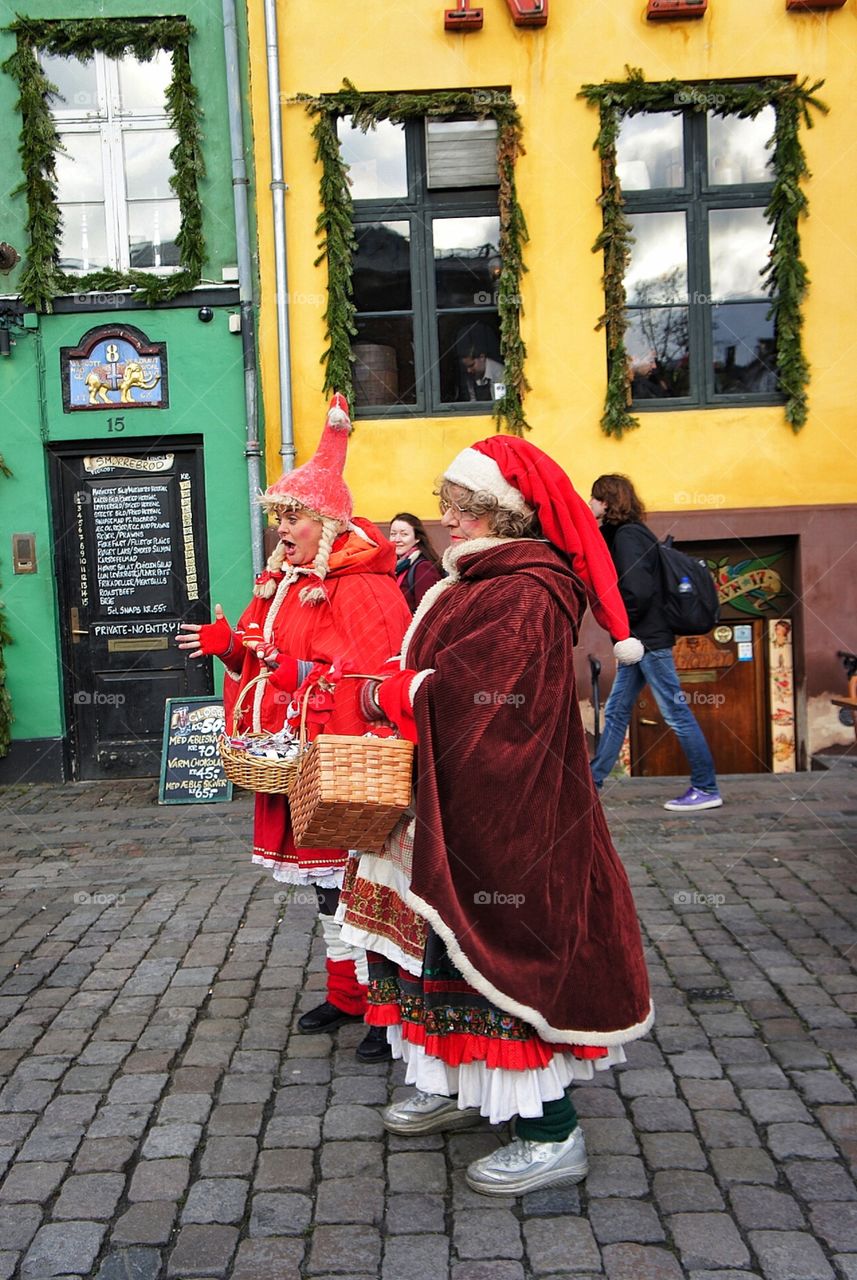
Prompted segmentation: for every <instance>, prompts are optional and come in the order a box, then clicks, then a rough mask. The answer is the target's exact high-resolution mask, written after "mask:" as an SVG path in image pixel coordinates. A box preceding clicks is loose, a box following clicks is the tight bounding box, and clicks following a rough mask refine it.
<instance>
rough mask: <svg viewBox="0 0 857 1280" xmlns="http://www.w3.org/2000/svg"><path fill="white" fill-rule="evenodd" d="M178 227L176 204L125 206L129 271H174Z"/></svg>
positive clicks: (156, 202) (139, 202)
mask: <svg viewBox="0 0 857 1280" xmlns="http://www.w3.org/2000/svg"><path fill="white" fill-rule="evenodd" d="M180 226H181V213H180V209H179V202H178V200H135V201H134V203H133V204H129V205H128V243H129V245H130V248H131V266H132V267H177V266H178V265H179V251H178V248H177V246H176V237H177V235H178V233H179V228H180Z"/></svg>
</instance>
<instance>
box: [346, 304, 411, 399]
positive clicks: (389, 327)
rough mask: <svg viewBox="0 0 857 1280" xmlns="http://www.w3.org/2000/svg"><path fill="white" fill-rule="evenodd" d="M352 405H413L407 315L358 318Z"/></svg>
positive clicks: (354, 349) (409, 319)
mask: <svg viewBox="0 0 857 1280" xmlns="http://www.w3.org/2000/svg"><path fill="white" fill-rule="evenodd" d="M355 323H356V326H357V337H356V338H355V339H354V342H353V344H352V348H351V349H352V351H353V352H354V357H355V359H354V404H355V406H356V407H357V408H362V407H363V406H365V405H390V404H416V399H417V390H416V379H415V374H414V322H413V319H412V318H411V317H410V316H376V317H362V316H358V317H357V320H356V322H355Z"/></svg>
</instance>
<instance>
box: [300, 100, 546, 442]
mask: <svg viewBox="0 0 857 1280" xmlns="http://www.w3.org/2000/svg"><path fill="white" fill-rule="evenodd" d="M343 86H344V87H343V88H342V89H341V90H340V91H339V92H338V93H330V94H323V95H321V96H319V97H310V96H309V95H308V94H302V95H300V96H299V99H298V100H299V101H301V102H303V103H304V104H305V105H306V109H307V111H308V112H309V113H310V114H311V115H315V116H317V117H318V119H317V121H316V124H315V127H314V128H313V135H312V136H313V138H314V139H315V143H316V159H317V160H318V161H319V162H320V164H321V213H320V214H319V217H318V222H317V224H316V229H317V231H318V233H319V235H320V237H321V239H320V242H319V249H320V251H321V252H320V254H319V257H318V258H317V259H316V266H317V265H318V264H319V263H321V262H324V261H326V262H327V271H328V302H327V312H326V315H325V322H326V326H327V327H326V334H325V336H326V339H327V342H328V346H327V349H326V350H325V352H324V354H323V355H322V357H321V359H322V363H323V364H324V365H325V382H324V390H325V391H326V392H331V391H341V392H343V393H344V394H345V395H346V396H347V397H348V398H349V399H350V396H351V389H352V370H351V365H352V361H353V356H352V354H351V339H352V338H353V337H354V336H355V334H356V332H357V330H356V328H355V324H354V316H355V306H354V302H353V299H352V261H353V253H354V250H355V247H356V242H355V238H354V224H353V220H352V208H353V206H352V200H351V190H350V187H349V184H348V167H347V165H346V164H345V163H344V161H343V159H342V154H341V152H340V148H339V141H338V139H337V136H336V121H337V117H339V116H341V115H350V116H351V118H352V122H353V124H354V125H356V126H357V127H358V128H360V129H362V130H363V131H364V132H365V131H366V130H367V129H372V128H374V126H375V125H376V124H378V122H379V121H380V120H391V121H393V122H394V123H395V124H401V123H403V122H404V121H405V120H412V119H414V118H416V117H422V116H453V115H468V116H473V117H475V118H478V119H485V118H486V117H489V118H491V119H494V120H496V121H497V127H498V142H497V168H498V173H499V179H500V184H499V208H500V260H501V268H500V279H499V281H498V283H497V293H498V311H499V316H500V349H501V358H502V360H503V365H504V368H505V382H506V392H505V395H504V396H503V397H502V398H501V399H500V400H498V401H497V404H496V405H495V407H494V413H495V416H496V417H497V418H498V419H499V420H500V421H501V422H502V423H504V424H505V426H506V428H507V430H508V431H510V432H511V433H512V434H513V435H521V434H522V433H523V432H524V431H525V430H527V429H528V424H527V422H526V419H525V417H524V407H523V400H524V396H525V394H526V392H527V391H528V390H529V384H528V382H527V379H526V376H525V374H524V359H525V357H526V347H525V346H524V342H523V339H522V338H521V325H520V318H521V302H520V299H521V277H522V275H523V273H524V272H525V271H526V267H525V266H524V261H523V246H524V244H525V243H526V241H527V239H528V235H527V226H526V222H525V220H524V214H523V211H522V209H521V206H520V205H519V204H518V197H517V192H516V187H515V162H516V160H517V158H518V156H519V155H521V154H522V153H523V149H524V148H523V145H522V142H521V133H522V130H521V118H520V115H519V113H518V109H517V107H516V106H515V104H514V103H513V102H512V100H511V97H510V96H509V94H508V93H505V92H503V93H492V92H491V91H490V90H483V89H480V90H475V91H474V90H470V91H465V90H460V91H455V90H447V91H444V92H438V93H361V92H360V91H359V90H358V89H356V88H355V86H354V85H353V84H352V83H351V82H350V81H349V80H344V81H343Z"/></svg>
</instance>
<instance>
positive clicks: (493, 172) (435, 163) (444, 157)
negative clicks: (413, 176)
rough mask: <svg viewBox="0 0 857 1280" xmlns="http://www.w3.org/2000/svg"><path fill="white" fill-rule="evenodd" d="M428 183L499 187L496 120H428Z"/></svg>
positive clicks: (432, 185)
mask: <svg viewBox="0 0 857 1280" xmlns="http://www.w3.org/2000/svg"><path fill="white" fill-rule="evenodd" d="M426 165H427V169H428V173H427V185H428V186H429V187H486V186H487V187H492V186H493V187H496V186H497V184H498V183H499V181H500V179H499V175H498V173H497V121H496V120H427V121H426Z"/></svg>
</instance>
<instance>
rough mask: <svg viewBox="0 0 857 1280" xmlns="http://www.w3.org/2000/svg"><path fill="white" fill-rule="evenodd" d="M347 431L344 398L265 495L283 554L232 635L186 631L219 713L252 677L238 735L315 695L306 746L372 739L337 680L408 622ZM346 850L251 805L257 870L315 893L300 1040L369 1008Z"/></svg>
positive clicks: (378, 1056)
mask: <svg viewBox="0 0 857 1280" xmlns="http://www.w3.org/2000/svg"><path fill="white" fill-rule="evenodd" d="M350 429H351V424H350V422H349V418H348V407H347V405H346V403H345V400H344V399H343V397H342V396H339V395H336V396H334V397H333V400H332V401H331V404H330V408H329V410H328V414H327V421H326V422H325V426H324V431H323V433H322V437H321V441H320V443H319V446H318V450H317V451H316V454H315V456H314V457H313V458H312V459H311V460H310V461H309V462H306V463H304V465H303V466H301V467H298V468H297V470H295V471H291V472H288V473H287V474H286V475H283V476H281V478H280V479H279V480H278V481H277V482H276V484H273V485H271V486H270V487H269V488H268V489H266V490H265V493H264V494H263V495H262V498H261V501H262V503H263V505H264V506H265V507H266V509H267V510H268V511H269V512H270V513H272V514H273V516H274V517H275V518H276V520H277V521H278V526H277V532H278V534H279V543H278V545H277V548H276V550H275V551H274V553H273V555H272V556H271V557H270V559H269V560H268V565H267V569H266V571H265V572H264V573H262V574H260V575H259V577H258V578H257V579H256V584H255V587H254V590H253V599H252V600H251V602H250V604H249V605H248V607H247V608H246V609H245V610H244V613H243V614H242V615H241V618H240V621H239V622H238V625H237V627H236V628H235V629H234V630H233V629H232V627H230V625H229V623H228V622H227V620H226V618H225V617H224V614H223V610H222V609H221V607H220V606H219V605H217V606H216V607H215V621H214V622H212V623H209V624H207V625H205V626H201V627H200V626H195V625H192V624H187V623H186V624H183V626H182V628H181V629H180V636H179V640H178V643H179V646H180V647H181V648H183V649H185V650H187V651H188V652H189V653H190V656H191V657H199V656H202V655H214V656H215V657H218V658H220V660H221V661H222V662H223V663H224V665H225V667H226V671H227V680H226V682H225V687H224V710H225V713H226V720H227V723H231V715H232V707H233V706H234V704H235V699H236V697H237V696H238V694H239V693H240V691H241V690H243V689H244V688H245V686H246V685H247V684H248V683H249V682H250V681H251V680H253V679H255V677H256V676H259V675H264V676H266V679H265V680H264V681H262V682H260V683H259V684H257V685H256V688H255V691H254V693H253V694H251V695H250V697H249V706H247V707H246V708H244V709H243V710H242V712H241V716H240V719H239V725H238V728H239V730H241V731H249V730H253V731H255V732H257V733H258V732H260V731H266V732H273V733H276V732H278V731H279V730H281V729H282V728H283V726H284V724H285V721H286V715H287V711H288V708H289V705H290V704H292V702H293V699H294V702H295V704H297V703H298V702H299V701H300V700H301V695H302V693H303V690H304V689H307V688H309V687H310V686H311V685H314V686H315V687H316V690H317V689H318V688H319V685H318V681H319V679H322V680H323V684H322V685H321V686H320V687H321V688H322V689H324V690H326V691H325V692H323V693H321V694H320V693H318V692H315V693H314V694H313V697H312V701H311V710H310V712H309V715H308V733H309V737H310V738H312V737H315V735H316V733H318V732H319V731H320V729H321V728H322V727H323V728H324V730H325V732H328V733H340V734H363V733H366V732H367V731H371V729H372V725H371V724H369V723H368V722H367V721H366V719H365V717H364V716H363V715H362V714H361V711H360V708H359V705H358V690H359V685H360V682H359V681H354V680H343V681H341V683H338V682H337V678H338V676H339V675H340V674H342V673H343V672H345V671H348V670H351V671H354V672H366V671H375V670H377V669H378V668H379V667H380V666H381V665H382V664H383V663H384V662H385V661H386V660H387V659H388V658H389V656H390V654H392V653H397V652H398V650H399V647H400V645H401V640H402V636H403V634H404V631H405V628H406V626H407V625H408V622H409V621H410V612H409V610H408V608H407V605H406V604H405V601H404V599H403V597H402V593H401V592H400V590H399V588H398V587H397V585H396V580H395V577H394V571H395V565H396V553H395V550H394V549H393V547H392V546H391V544H390V543H389V542H388V541H387V540H386V538H384V537H383V536H382V535H381V533H379V531H378V530H377V529H376V528H375V526H374V525H373V524H370V523H369V521H368V520H362V519H359V518H352V511H353V504H352V499H351V494H350V492H349V491H348V488H347V487H346V485H345V482H344V480H343V478H342V472H343V468H344V465H345V452H346V445H347V441H348V434H349V431H350ZM346 860H347V850H345V849H298V848H296V847H295V843H294V840H293V838H292V830H291V821H290V815H289V807H288V802H287V800H286V798H285V796H280V795H263V794H257V796H256V811H255V824H254V836H253V861H254V862H256V863H259V864H260V865H262V866H265V867H268V868H270V869H271V870H272V871H273V874H274V879H275V880H279V881H282V882H285V883H287V884H296V885H313V886H314V888H315V891H316V895H317V898H318V903H319V911H320V914H321V923H322V929H323V932H324V939H325V945H326V949H327V999H326V1000H325V1001H324V1002H323V1003H322V1004H321V1005H320V1006H319V1007H318V1008H316V1009H312V1010H310V1011H309V1012H308V1013H305V1014H304V1015H303V1017H301V1018H300V1019H299V1021H298V1027H299V1028H300V1030H301V1031H305V1032H314V1031H332V1030H334V1029H335V1028H336V1027H338V1026H341V1025H342V1024H343V1023H345V1022H349V1021H359V1020H360V1019H361V1018H362V1017H363V1013H364V1010H365V1005H366V981H367V973H366V957H365V953H364V952H363V951H361V950H360V949H359V948H355V947H353V946H350V945H349V944H347V943H344V942H343V941H342V939H341V938H340V926H339V925H338V924H337V923H336V921H335V920H334V913H335V911H336V907H337V904H338V899H339V887H340V885H341V884H342V873H343V867H344V866H345V863H346ZM358 1056H359V1057H361V1058H362V1059H363V1060H364V1061H379V1060H383V1059H384V1058H385V1057H388V1056H389V1049H388V1047H387V1044H386V1039H385V1037H384V1034H383V1032H378V1031H375V1030H370V1032H369V1034H368V1035H367V1037H366V1039H365V1040H364V1041H363V1043H362V1044H361V1045H360V1046H359V1047H358Z"/></svg>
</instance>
